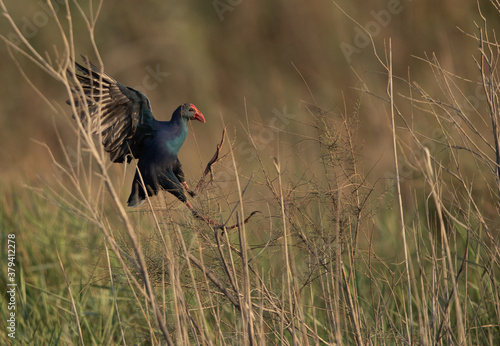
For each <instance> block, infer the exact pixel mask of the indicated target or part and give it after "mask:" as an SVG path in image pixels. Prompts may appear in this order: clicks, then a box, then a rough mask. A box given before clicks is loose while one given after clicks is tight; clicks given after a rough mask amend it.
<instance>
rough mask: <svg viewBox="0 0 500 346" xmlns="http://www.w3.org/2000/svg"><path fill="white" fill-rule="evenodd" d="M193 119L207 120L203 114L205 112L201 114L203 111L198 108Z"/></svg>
mask: <svg viewBox="0 0 500 346" xmlns="http://www.w3.org/2000/svg"><path fill="white" fill-rule="evenodd" d="M193 119H196V120H198V121H201V122H202V123H204V122H205V117H204V116H203V114H201V112H200V111H199V110H197V111H196V113H194V118H193Z"/></svg>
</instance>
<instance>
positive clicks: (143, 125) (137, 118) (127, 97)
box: [68, 59, 155, 162]
mask: <svg viewBox="0 0 500 346" xmlns="http://www.w3.org/2000/svg"><path fill="white" fill-rule="evenodd" d="M84 61H85V63H86V64H87V66H88V67H85V66H82V65H80V64H78V63H76V62H75V67H76V69H77V70H78V71H79V72H80V73H81V74H73V73H72V72H71V71H69V70H68V74H69V76H70V77H73V78H76V79H75V82H78V83H74V85H73V88H72V91H73V100H74V102H75V105H76V108H77V114H78V115H79V117H80V120H81V121H82V124H83V125H84V126H86V127H87V128H89V129H90V131H91V132H93V133H100V134H101V136H102V144H103V145H104V149H105V150H106V152H108V153H109V155H110V159H111V160H112V161H113V162H123V161H125V160H126V161H127V162H129V161H130V159H131V158H132V157H134V158H139V156H140V154H141V147H142V144H143V141H144V140H145V138H147V137H151V136H153V135H154V132H155V129H154V117H153V113H152V111H151V106H150V103H149V100H148V98H147V97H146V96H145V95H144V94H143V93H141V92H139V91H137V90H135V89H132V88H129V87H127V86H125V85H123V84H121V83H119V82H117V81H116V80H115V79H113V78H112V77H111V76H109V75H108V74H107V73H105V72H104V71H103V70H102V69H101V68H99V67H98V66H96V65H94V64H93V63H91V62H89V61H88V60H86V59H85V60H84ZM68 103H70V101H68Z"/></svg>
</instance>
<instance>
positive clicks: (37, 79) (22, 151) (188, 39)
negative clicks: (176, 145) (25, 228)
mask: <svg viewBox="0 0 500 346" xmlns="http://www.w3.org/2000/svg"><path fill="white" fill-rule="evenodd" d="M63 3H64V2H63V1H62V0H56V1H52V4H53V6H54V8H55V10H56V12H57V13H58V15H59V19H60V20H61V23H62V25H63V27H64V28H65V30H67V31H68V23H67V21H66V20H65V11H66V9H65V7H64V6H63V5H62V4H63ZM79 3H81V5H82V7H83V9H84V10H86V15H90V14H91V13H96V12H97V9H98V3H97V2H95V1H94V2H93V3H92V4H89V3H88V2H87V1H79ZM5 4H6V7H7V9H8V11H9V13H10V14H11V16H12V17H13V18H14V19H15V20H16V23H17V24H18V25H19V27H20V28H21V31H22V33H23V34H24V35H25V37H27V38H28V39H29V41H30V42H32V44H33V45H34V46H35V47H36V48H37V49H40V50H41V51H46V52H47V55H48V56H50V57H51V59H56V58H57V53H56V52H57V51H58V50H60V48H61V47H62V40H61V37H60V35H59V34H58V30H57V26H56V24H55V21H54V20H53V19H52V18H51V17H50V15H49V14H48V13H49V10H48V8H47V4H46V3H45V2H44V1H23V2H22V3H21V2H19V1H6V2H5ZM478 4H479V5H480V7H481V11H482V13H483V15H484V16H486V17H488V16H489V15H490V13H491V14H494V13H495V12H496V10H494V9H493V7H492V6H491V4H490V3H489V2H488V1H479V2H478V3H476V2H475V1H463V0H462V1H457V0H454V1H451V0H443V1H439V2H429V1H404V0H400V1H398V0H380V1H370V2H366V1H360V0H354V1H353V0H350V1H343V0H340V1H337V2H333V1H324V0H311V1H307V2H305V1H297V0H287V1H284V0H276V1H262V0H256V1H245V0H211V1H195V0H187V1H182V2H178V1H151V0H149V1H148V0H146V1H142V2H140V3H138V2H136V1H132V0H122V1H116V0H111V1H105V2H103V4H102V8H100V11H99V16H98V20H97V24H96V26H95V41H96V44H97V48H98V49H99V51H100V54H101V57H102V61H103V63H104V66H105V69H106V71H107V72H108V73H109V74H110V75H111V76H113V77H114V78H115V79H117V80H119V81H120V82H122V83H124V84H126V85H128V86H132V87H135V88H137V89H139V90H141V91H143V92H145V93H146V94H147V96H148V97H149V99H150V101H151V104H152V107H153V110H154V112H155V115H156V117H157V118H158V119H160V120H168V119H170V115H171V113H172V111H173V110H174V109H175V108H176V107H177V106H178V105H179V104H181V103H184V102H192V103H194V104H195V105H197V107H198V108H199V109H200V110H201V111H202V112H203V114H204V115H205V117H206V119H207V123H206V124H203V125H202V124H199V123H196V124H192V127H191V131H190V136H189V138H188V140H187V141H186V143H185V145H184V147H183V148H182V150H181V153H180V158H181V161H182V162H183V165H184V166H185V170H186V171H187V172H188V173H187V174H188V176H193V175H195V176H198V175H199V172H201V169H202V168H203V166H204V164H205V163H206V161H207V160H208V159H209V158H210V157H211V155H212V154H213V150H214V148H215V145H216V144H217V143H218V141H219V140H220V132H221V129H222V128H223V126H224V125H227V126H228V130H229V131H228V133H229V135H230V137H231V139H232V140H233V145H234V146H235V147H236V148H237V150H236V151H235V152H236V154H237V157H239V160H240V161H239V162H241V164H242V165H243V167H244V166H245V165H246V164H247V163H248V165H249V167H251V161H252V160H251V159H249V154H248V153H249V152H250V151H251V148H250V145H249V142H248V137H247V131H249V132H250V133H252V134H253V136H255V138H257V142H258V143H257V144H258V145H259V146H260V148H259V149H265V152H266V153H269V157H272V156H275V155H277V154H276V152H275V151H276V150H277V146H276V144H275V143H276V142H277V141H280V142H283V143H287V144H288V143H290V145H289V146H288V145H287V146H286V147H288V148H289V151H290V152H289V154H291V155H293V154H294V151H296V150H299V149H298V148H299V147H298V146H297V145H301V143H302V142H304V138H305V137H306V136H307V131H308V130H307V126H304V124H307V123H308V121H307V118H308V117H309V116H310V114H309V112H308V109H307V107H306V105H307V104H315V105H317V106H318V107H320V108H322V109H324V110H326V111H331V112H333V113H338V114H344V115H345V116H347V117H349V116H352V115H353V114H356V116H357V121H358V125H359V132H358V136H357V143H356V144H357V148H358V151H359V154H360V163H361V164H362V165H364V167H365V170H370V172H371V173H370V176H371V177H372V178H373V179H374V180H376V179H378V178H380V177H382V176H383V175H384V172H386V171H387V170H388V169H389V170H392V169H391V168H390V167H391V165H392V162H393V158H392V157H393V154H392V148H391V145H392V143H391V132H390V121H389V113H388V107H387V104H386V103H385V102H383V101H381V100H380V99H378V98H377V97H376V96H372V95H367V94H363V93H362V92H360V89H361V88H363V86H364V85H366V86H367V87H368V89H370V91H372V92H374V93H375V94H376V95H379V96H383V97H386V96H385V95H386V93H385V92H386V87H387V75H386V74H385V72H384V70H383V68H382V65H381V64H380V62H379V61H378V60H377V57H376V56H375V54H374V51H373V48H372V46H371V43H370V42H369V38H368V37H367V36H366V34H365V33H364V32H363V31H362V30H360V29H359V27H358V26H357V24H356V23H355V22H357V23H358V24H359V25H361V26H363V27H364V28H365V29H366V30H368V31H369V32H370V33H371V34H372V37H373V40H374V43H375V45H376V47H377V50H378V53H379V56H380V58H381V59H382V61H384V62H385V61H386V58H387V57H386V56H385V53H384V51H385V50H386V48H387V47H388V43H389V39H391V42H392V54H393V68H394V74H395V75H397V76H400V77H402V78H405V79H410V80H411V81H412V82H413V81H416V82H418V84H419V85H421V86H422V87H423V88H425V89H426V90H427V91H428V92H430V93H432V92H434V91H436V92H439V88H440V86H439V85H438V83H436V77H435V76H434V74H433V73H432V71H431V69H430V68H429V66H428V64H426V63H425V62H423V61H421V60H420V59H419V57H426V56H428V57H432V56H433V55H435V56H436V57H437V58H438V59H439V62H440V64H441V67H443V68H444V69H446V70H448V71H450V72H451V73H453V74H457V75H460V76H461V77H462V78H463V79H461V80H459V81H458V83H463V85H461V87H463V90H465V91H464V93H465V95H468V94H470V95H475V90H476V87H477V85H475V84H474V83H470V82H471V81H472V82H477V81H478V80H477V78H478V71H477V66H476V65H475V63H474V60H473V56H474V55H476V56H477V43H476V41H475V40H474V39H472V38H471V37H469V36H468V34H475V33H478V29H477V27H476V26H475V22H476V23H481V17H480V12H479V10H478ZM70 10H71V11H72V15H73V23H72V25H73V32H74V40H75V50H76V52H77V54H78V53H81V54H83V55H88V56H89V58H90V59H91V60H95V53H94V49H93V47H92V46H91V41H90V40H89V35H88V29H87V28H86V23H85V22H84V20H83V19H82V16H81V14H79V13H78V11H77V9H76V7H75V6H74V5H71V6H70ZM488 23H489V25H490V27H491V26H492V25H497V24H498V21H496V20H490V21H489V22H488ZM0 32H1V34H2V35H3V36H4V37H7V38H8V39H10V40H12V41H13V42H16V35H15V33H13V31H12V29H11V28H10V27H9V25H8V23H7V21H6V19H5V18H2V19H1V22H0ZM19 46H20V47H22V44H21V43H19ZM0 55H1V56H2V59H1V61H2V64H1V65H0V73H1V76H2V83H0V94H1V95H2V98H1V102H0V137H1V138H2V143H3V145H2V146H0V160H1V162H2V170H1V171H0V186H7V185H17V184H29V185H35V186H37V184H41V180H40V178H42V181H46V180H48V179H51V178H53V177H54V170H53V165H52V159H51V157H50V155H49V154H48V153H47V151H46V150H45V149H44V148H43V146H41V145H40V144H39V143H38V142H41V143H46V144H47V145H48V146H49V147H50V148H51V149H52V150H53V152H54V155H55V157H56V159H61V154H60V152H59V150H58V148H59V147H60V145H59V142H58V139H57V133H59V134H60V135H61V137H62V138H63V140H64V143H65V144H64V145H65V146H66V150H68V151H69V152H71V146H72V144H71V143H72V138H74V133H73V132H72V131H70V130H69V127H68V117H67V116H64V115H63V114H61V113H62V112H66V114H68V113H69V109H68V108H69V107H66V106H65V104H64V102H65V100H66V99H67V95H66V94H65V90H64V89H63V88H62V86H61V85H59V84H58V83H57V82H56V81H54V80H52V79H51V78H50V77H49V76H47V75H46V74H45V73H44V72H42V71H41V70H40V69H39V68H38V67H37V66H35V65H34V64H33V63H32V62H30V61H28V60H27V59H25V58H23V57H22V56H21V55H19V54H14V56H15V57H16V59H17V60H18V61H19V66H20V67H21V68H22V69H23V71H24V72H23V73H25V74H26V76H28V78H29V79H30V80H31V82H32V83H33V85H30V84H29V83H28V82H27V81H26V79H25V78H24V77H23V73H21V72H20V70H19V68H18V66H17V65H16V64H15V63H14V61H13V60H12V58H11V57H10V56H9V54H8V51H7V49H6V47H5V45H0ZM33 86H35V87H36V88H38V89H39V90H41V91H43V93H44V95H45V97H47V99H48V100H49V101H50V102H56V104H59V105H60V107H58V108H57V109H54V108H51V107H49V105H48V104H47V103H46V102H45V101H44V100H43V99H42V98H41V97H40V96H39V95H38V94H37V92H36V91H35V90H34V88H33ZM397 87H398V86H397V85H396V88H397ZM400 87H401V89H402V90H404V92H405V93H407V91H408V90H407V89H408V88H407V87H405V85H404V83H403V84H401V85H400ZM396 93H398V89H396ZM407 115H408V116H412V114H410V113H407ZM413 120H414V121H415V126H416V127H417V130H419V131H423V132H426V131H428V132H429V134H430V133H431V132H432V128H433V125H432V124H431V123H430V122H428V121H427V120H426V119H413ZM398 121H399V120H398ZM278 129H279V130H280V131H279V132H278ZM311 148H312V147H311ZM308 150H309V149H308V146H307V145H303V146H302V147H301V148H300V153H301V155H302V157H303V158H306V159H307V158H311V157H314V156H315V155H317V153H316V152H314V151H312V152H308ZM311 150H313V149H311ZM306 159H302V161H301V164H302V165H305V166H304V167H307V160H306ZM116 166H118V165H116ZM117 169H118V170H120V169H121V167H117ZM132 171H133V169H132ZM129 174H130V173H129ZM126 185H127V186H128V183H126ZM127 193H128V191H127V192H124V194H127Z"/></svg>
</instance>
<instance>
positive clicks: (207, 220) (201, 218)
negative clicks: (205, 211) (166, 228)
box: [186, 201, 224, 228]
mask: <svg viewBox="0 0 500 346" xmlns="http://www.w3.org/2000/svg"><path fill="white" fill-rule="evenodd" d="M186 206H187V207H188V208H189V210H191V212H192V213H193V216H194V217H195V218H197V219H200V220H203V221H205V222H206V223H208V224H209V225H214V226H215V228H222V227H224V225H221V224H220V223H218V222H217V221H214V220H212V219H211V218H209V217H208V216H205V215H202V214H200V213H199V212H198V210H196V209H194V208H193V206H192V205H191V203H189V202H187V201H186Z"/></svg>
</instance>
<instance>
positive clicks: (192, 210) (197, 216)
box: [186, 202, 260, 231]
mask: <svg viewBox="0 0 500 346" xmlns="http://www.w3.org/2000/svg"><path fill="white" fill-rule="evenodd" d="M186 206H187V207H188V208H189V210H191V212H192V213H193V215H194V217H195V218H197V219H200V220H203V221H205V222H206V223H208V224H209V225H213V226H215V227H214V228H215V229H222V230H226V231H230V230H232V229H235V228H236V227H238V226H239V224H238V223H236V224H234V225H232V226H229V227H227V226H226V225H225V224H221V223H218V222H217V221H214V220H212V219H211V218H209V217H208V216H204V215H202V214H200V213H199V212H198V210H196V209H194V208H193V206H192V205H191V203H189V202H186ZM257 213H260V211H253V212H252V213H250V215H249V216H248V217H247V218H246V219H245V220H244V221H243V222H242V224H246V223H247V222H248V221H250V218H251V217H252V216H254V215H255V214H257Z"/></svg>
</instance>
